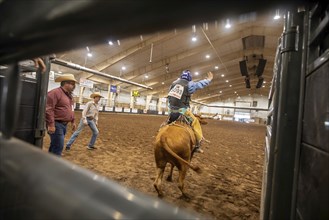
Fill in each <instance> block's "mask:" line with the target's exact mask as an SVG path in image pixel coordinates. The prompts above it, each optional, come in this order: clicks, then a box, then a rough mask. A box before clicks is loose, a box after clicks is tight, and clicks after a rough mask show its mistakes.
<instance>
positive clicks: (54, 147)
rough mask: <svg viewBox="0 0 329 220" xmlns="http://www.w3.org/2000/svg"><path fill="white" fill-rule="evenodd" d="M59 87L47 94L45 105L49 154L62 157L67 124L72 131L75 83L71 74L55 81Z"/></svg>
mask: <svg viewBox="0 0 329 220" xmlns="http://www.w3.org/2000/svg"><path fill="white" fill-rule="evenodd" d="M55 82H60V83H61V86H60V87H58V88H56V89H53V90H51V91H49V92H48V95H47V105H46V125H47V130H48V134H49V136H50V147H49V150H48V151H49V152H50V153H53V154H56V155H58V156H61V155H62V151H63V147H64V137H65V134H66V126H67V124H68V123H69V122H71V124H72V130H73V131H74V130H75V128H76V125H75V124H74V106H73V104H74V101H73V96H72V92H73V90H74V89H75V83H76V82H77V81H76V79H75V78H74V75H73V74H63V75H61V76H59V77H57V78H56V79H55Z"/></svg>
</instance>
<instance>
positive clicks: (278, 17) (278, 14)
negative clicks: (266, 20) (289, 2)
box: [273, 9, 281, 20]
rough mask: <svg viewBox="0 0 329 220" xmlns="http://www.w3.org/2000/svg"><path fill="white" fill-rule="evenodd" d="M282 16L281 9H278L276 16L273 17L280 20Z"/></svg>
mask: <svg viewBox="0 0 329 220" xmlns="http://www.w3.org/2000/svg"><path fill="white" fill-rule="evenodd" d="M280 18H281V16H280V12H279V9H277V10H276V12H275V16H274V17H273V19H274V20H278V19H280Z"/></svg>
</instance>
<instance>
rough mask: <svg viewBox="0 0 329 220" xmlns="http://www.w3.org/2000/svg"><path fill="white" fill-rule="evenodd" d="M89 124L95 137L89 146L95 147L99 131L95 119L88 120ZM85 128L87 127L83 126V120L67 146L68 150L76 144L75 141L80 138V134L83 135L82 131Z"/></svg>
mask: <svg viewBox="0 0 329 220" xmlns="http://www.w3.org/2000/svg"><path fill="white" fill-rule="evenodd" d="M87 122H88V126H89V127H90V129H91V131H92V132H93V135H92V136H91V139H90V142H89V144H88V146H89V147H93V146H94V144H95V142H96V138H97V136H98V134H99V131H98V129H97V126H96V123H95V121H94V120H93V119H92V120H89V119H87ZM84 127H85V125H84V124H83V119H82V118H81V120H80V123H79V125H78V128H77V130H76V131H75V132H74V133H73V134H72V136H71V137H70V140H69V141H68V142H67V144H66V148H71V145H72V144H73V143H74V141H75V139H76V138H77V137H78V136H79V134H80V133H81V131H82V130H83V128H84Z"/></svg>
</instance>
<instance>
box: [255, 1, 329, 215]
mask: <svg viewBox="0 0 329 220" xmlns="http://www.w3.org/2000/svg"><path fill="white" fill-rule="evenodd" d="M328 30H329V14H328V5H321V4H317V5H315V6H312V7H311V8H309V9H306V10H303V11H301V12H287V13H286V15H285V25H284V32H283V34H282V37H281V38H280V44H279V47H278V52H277V57H276V62H275V66H274V77H273V84H272V85H275V86H273V87H272V90H271V93H270V96H269V107H270V111H269V114H268V122H267V134H266V148H265V164H264V178H263V188H262V203H261V204H262V205H261V219H328V218H329V211H328V209H327V207H328V205H329V202H328V199H329V198H328V197H329V196H328V195H329V192H328V185H329V181H328V178H329V175H328V173H329V172H328V168H327V167H328V165H329V157H328V156H329V155H328V152H329V145H328V144H329V139H328V138H329V125H328V123H329V122H328V119H329V98H328V94H329V62H328V61H329V59H328V57H329V43H328V42H329V34H328V33H329V32H328Z"/></svg>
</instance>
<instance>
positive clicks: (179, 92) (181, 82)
mask: <svg viewBox="0 0 329 220" xmlns="http://www.w3.org/2000/svg"><path fill="white" fill-rule="evenodd" d="M187 84H188V81H187V80H185V79H178V80H176V81H175V82H173V83H172V84H171V86H170V89H169V93H168V101H169V106H170V107H171V108H174V109H179V108H188V107H190V100H191V95H190V94H189V93H188V87H187Z"/></svg>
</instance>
